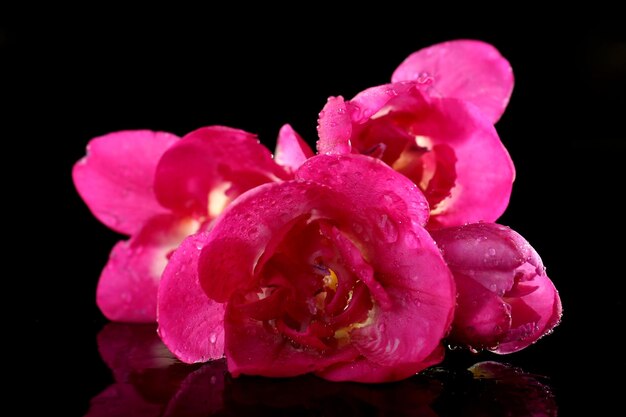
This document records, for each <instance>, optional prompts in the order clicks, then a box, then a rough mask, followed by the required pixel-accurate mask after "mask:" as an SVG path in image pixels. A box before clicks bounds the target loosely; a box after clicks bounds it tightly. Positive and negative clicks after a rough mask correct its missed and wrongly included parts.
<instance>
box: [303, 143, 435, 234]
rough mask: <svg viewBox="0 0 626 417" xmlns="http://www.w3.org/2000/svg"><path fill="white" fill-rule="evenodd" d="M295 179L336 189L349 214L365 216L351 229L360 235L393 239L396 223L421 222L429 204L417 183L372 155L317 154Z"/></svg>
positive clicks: (425, 219)
mask: <svg viewBox="0 0 626 417" xmlns="http://www.w3.org/2000/svg"><path fill="white" fill-rule="evenodd" d="M296 178H301V179H304V180H309V181H315V182H317V183H320V184H322V185H325V186H328V187H331V188H332V189H334V190H336V191H337V192H339V193H340V194H341V196H342V197H341V200H342V201H343V202H344V203H348V204H352V208H351V215H354V214H356V215H357V216H358V217H361V218H363V219H367V221H366V222H364V223H363V224H362V225H361V227H360V228H359V227H356V228H355V230H354V232H355V233H356V234H357V235H361V236H362V237H363V236H364V234H367V233H369V234H370V237H372V238H374V237H376V238H377V239H381V240H382V241H383V242H384V241H387V240H395V239H396V238H397V235H398V231H397V228H398V225H399V224H404V225H406V224H407V223H410V222H414V223H415V224H419V225H424V224H426V222H427V220H428V203H427V202H426V199H425V198H424V195H423V194H422V193H421V192H420V190H419V189H418V188H417V186H416V185H415V184H413V183H412V182H411V181H410V180H408V179H407V178H406V177H404V176H403V175H399V174H398V173H396V172H394V171H393V170H392V169H390V168H389V167H388V166H386V165H385V164H383V163H381V162H380V161H379V160H377V159H375V158H370V157H366V156H361V155H318V156H316V157H315V158H311V159H309V160H308V161H307V162H306V163H305V164H303V165H302V167H301V168H300V169H299V170H298V172H296ZM372 196H377V197H378V199H376V198H372ZM374 227H375V228H374ZM374 233H376V234H377V235H376V236H374V235H373V234H374Z"/></svg>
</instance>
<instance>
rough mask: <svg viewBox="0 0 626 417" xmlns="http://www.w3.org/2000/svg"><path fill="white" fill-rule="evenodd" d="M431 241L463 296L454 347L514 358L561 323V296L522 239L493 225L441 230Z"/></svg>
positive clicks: (454, 328) (433, 233) (454, 324)
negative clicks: (436, 246) (464, 347)
mask: <svg viewBox="0 0 626 417" xmlns="http://www.w3.org/2000/svg"><path fill="white" fill-rule="evenodd" d="M432 236H433V238H434V239H435V241H436V242H437V245H438V246H439V248H440V249H441V252H442V254H443V257H444V259H445V260H446V262H447V264H448V266H449V268H450V270H451V271H452V273H453V275H454V279H455V281H456V286H457V290H458V292H459V295H458V305H457V310H456V312H455V317H454V323H453V326H452V332H451V334H450V340H451V341H452V342H453V343H456V344H459V345H463V346H467V347H469V348H471V349H474V350H479V349H489V350H491V351H493V352H496V353H501V354H504V353H511V352H516V351H518V350H521V349H523V348H525V347H527V346H528V345H530V344H532V343H534V342H535V341H536V340H537V339H539V338H540V337H542V336H544V335H546V334H548V333H550V332H551V331H552V329H553V328H554V327H555V326H556V325H557V324H558V323H559V320H560V318H561V311H562V308H561V300H560V298H559V293H558V292H557V290H556V288H555V287H554V285H553V284H552V281H550V279H549V278H548V276H547V275H546V272H545V268H544V266H543V263H542V262H541V258H540V257H539V255H538V254H537V252H536V251H535V250H534V249H533V248H532V247H531V246H530V245H529V243H528V242H527V241H526V240H525V239H524V238H523V237H522V236H520V235H519V234H517V233H516V232H514V231H513V230H511V229H510V228H508V227H505V226H500V225H498V224H494V223H474V224H468V225H465V226H461V227H454V228H448V229H440V230H437V231H434V232H432Z"/></svg>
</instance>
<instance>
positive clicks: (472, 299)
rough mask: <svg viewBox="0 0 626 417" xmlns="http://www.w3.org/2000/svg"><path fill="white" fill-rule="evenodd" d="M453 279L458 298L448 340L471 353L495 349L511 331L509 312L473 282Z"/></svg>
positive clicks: (468, 278) (457, 275)
mask: <svg viewBox="0 0 626 417" xmlns="http://www.w3.org/2000/svg"><path fill="white" fill-rule="evenodd" d="M454 278H455V282H456V287H457V290H458V292H459V296H458V302H457V309H456V312H455V317H454V327H453V330H452V333H451V334H450V340H451V341H452V342H453V343H458V344H460V345H462V346H464V347H469V348H470V349H474V350H482V349H494V348H496V347H497V346H498V344H499V343H500V341H501V340H502V339H503V338H504V337H505V335H506V333H507V332H508V331H509V330H510V329H511V308H510V307H509V306H508V305H507V304H506V303H504V302H503V301H502V299H501V298H500V297H499V296H498V295H497V294H495V293H494V292H492V291H490V290H489V289H487V288H485V287H484V286H483V285H481V284H479V283H478V282H476V281H475V280H473V279H472V278H470V277H466V276H464V275H463V274H459V273H456V274H455V275H454Z"/></svg>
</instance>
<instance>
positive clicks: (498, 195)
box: [414, 99, 515, 228]
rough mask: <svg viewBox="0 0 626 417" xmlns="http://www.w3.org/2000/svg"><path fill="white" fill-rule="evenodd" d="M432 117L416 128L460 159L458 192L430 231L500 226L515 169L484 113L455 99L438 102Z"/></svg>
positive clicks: (454, 191) (433, 105)
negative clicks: (476, 224)
mask: <svg viewBox="0 0 626 417" xmlns="http://www.w3.org/2000/svg"><path fill="white" fill-rule="evenodd" d="M429 113H430V114H429V116H430V117H426V118H425V120H424V121H423V122H417V123H416V124H414V129H415V131H416V132H419V133H420V134H422V135H424V136H427V137H430V138H431V140H432V142H433V145H435V146H436V145H439V144H441V145H447V146H449V147H450V148H451V149H452V150H453V152H454V155H455V156H456V164H455V170H456V186H455V187H454V188H453V189H452V195H451V197H450V198H449V199H447V200H444V201H443V202H442V203H440V204H439V205H438V207H437V210H435V212H434V213H431V216H432V217H431V218H432V222H431V223H430V224H429V227H430V228H436V227H448V226H456V225H461V224H465V223H474V222H478V221H485V222H492V221H495V220H496V219H497V218H498V217H500V215H502V213H504V210H505V209H506V207H507V206H508V204H509V198H510V196H511V190H512V186H513V180H514V179H515V168H514V166H513V162H512V161H511V158H510V156H509V153H508V152H507V150H506V149H505V148H504V146H503V145H502V142H500V138H499V137H498V134H497V133H496V131H495V129H494V128H493V126H492V125H491V124H490V123H489V122H488V121H487V120H486V119H484V118H483V117H482V115H481V114H480V113H479V111H478V110H477V109H476V108H475V107H473V106H471V105H468V104H466V103H463V102H461V101H458V100H454V99H434V100H433V101H432V103H431V112H429Z"/></svg>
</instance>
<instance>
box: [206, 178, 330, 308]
mask: <svg viewBox="0 0 626 417" xmlns="http://www.w3.org/2000/svg"><path fill="white" fill-rule="evenodd" d="M337 197H338V195H337V194H336V193H334V192H332V190H330V189H329V188H326V187H323V186H321V185H318V184H313V183H306V182H291V181H290V182H284V183H270V184H265V185H262V186H260V187H257V188H255V189H253V190H250V191H249V192H247V193H246V194H244V195H242V196H240V197H239V198H238V199H237V200H236V201H235V202H233V203H232V204H231V205H230V206H229V208H228V210H227V212H225V213H224V215H223V216H221V217H220V218H219V219H218V220H217V222H216V223H215V226H214V228H213V230H212V232H211V233H210V234H208V235H207V236H206V242H204V249H203V250H202V253H201V255H200V260H199V266H198V270H199V273H200V284H201V285H202V288H203V289H204V291H205V292H206V293H207V295H208V296H209V297H211V298H212V299H214V300H216V301H218V302H226V301H228V299H229V298H230V297H231V296H232V295H233V293H234V292H235V291H236V290H237V289H239V288H246V287H247V286H248V285H249V284H250V282H251V281H252V280H253V276H254V269H255V267H256V264H257V262H258V261H259V259H260V258H261V255H262V254H263V253H264V251H265V250H266V248H267V247H268V246H269V245H270V242H272V241H273V239H274V237H275V236H281V235H282V234H284V233H285V226H286V225H289V224H290V223H291V222H292V221H293V220H295V219H298V218H299V217H300V216H303V215H307V214H308V213H310V212H311V210H312V209H313V208H315V207H316V206H317V205H319V202H320V201H332V200H335V199H336V198H337ZM224 277H228V279H224Z"/></svg>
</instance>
